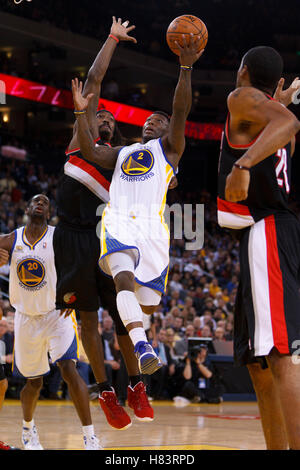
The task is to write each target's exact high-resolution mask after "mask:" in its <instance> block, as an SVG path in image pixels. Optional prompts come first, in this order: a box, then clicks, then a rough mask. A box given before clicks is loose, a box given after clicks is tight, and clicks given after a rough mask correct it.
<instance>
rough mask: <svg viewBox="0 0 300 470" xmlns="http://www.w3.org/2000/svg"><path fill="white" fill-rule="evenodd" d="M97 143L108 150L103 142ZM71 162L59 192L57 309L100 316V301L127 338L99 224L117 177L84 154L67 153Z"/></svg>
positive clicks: (67, 166)
mask: <svg viewBox="0 0 300 470" xmlns="http://www.w3.org/2000/svg"><path fill="white" fill-rule="evenodd" d="M95 142H96V145H109V144H104V143H103V142H102V141H101V140H100V139H97V141H95ZM66 156H67V159H66V162H65V165H64V167H63V170H62V173H61V175H60V179H59V183H58V188H57V196H56V202H57V214H58V217H59V223H58V225H57V227H56V230H55V232H54V238H53V245H54V253H55V265H56V271H57V293H56V308H57V309H63V308H74V309H78V310H81V311H95V310H98V308H99V305H100V299H101V304H102V305H103V307H104V308H107V309H108V310H109V312H110V314H111V316H112V317H113V318H114V320H115V322H116V328H117V329H118V332H117V333H118V334H127V330H126V329H125V328H124V326H123V323H122V322H121V321H120V318H119V314H118V310H117V307H116V300H115V297H116V292H115V286H114V282H113V281H112V280H111V279H109V278H108V277H106V276H104V275H103V274H101V272H100V269H99V266H98V260H99V256H100V240H99V236H100V220H101V214H102V211H103V209H104V207H105V204H106V203H107V202H108V200H109V186H110V182H111V179H112V175H113V171H112V170H107V169H104V168H101V167H100V166H99V165H97V164H95V163H91V162H89V161H87V160H86V159H85V158H84V157H83V156H82V154H81V152H80V149H74V150H67V151H66ZM99 297H100V299H99Z"/></svg>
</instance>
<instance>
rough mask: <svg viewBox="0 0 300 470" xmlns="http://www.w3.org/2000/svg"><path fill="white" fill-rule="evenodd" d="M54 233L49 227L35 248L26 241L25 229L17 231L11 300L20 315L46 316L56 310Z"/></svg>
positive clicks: (12, 266)
mask: <svg viewBox="0 0 300 470" xmlns="http://www.w3.org/2000/svg"><path fill="white" fill-rule="evenodd" d="M54 230H55V228H54V227H51V226H47V227H46V229H45V231H44V233H43V234H42V235H41V236H40V238H39V239H38V240H37V241H36V242H35V243H34V244H33V245H31V244H30V243H29V241H28V240H27V238H26V227H21V228H19V229H17V230H15V241H14V245H13V248H12V252H11V262H10V277H9V297H10V303H11V305H12V306H13V307H14V308H15V309H16V310H17V311H18V312H19V313H23V314H27V315H44V314H46V313H48V312H51V311H52V310H54V309H55V298H56V270H55V262H54V251H53V233H54Z"/></svg>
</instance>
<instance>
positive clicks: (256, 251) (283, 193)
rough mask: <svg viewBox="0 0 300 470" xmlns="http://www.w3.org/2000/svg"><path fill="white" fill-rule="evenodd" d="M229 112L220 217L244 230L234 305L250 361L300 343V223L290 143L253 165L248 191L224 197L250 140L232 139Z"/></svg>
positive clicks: (240, 354)
mask: <svg viewBox="0 0 300 470" xmlns="http://www.w3.org/2000/svg"><path fill="white" fill-rule="evenodd" d="M229 119H230V116H228V118H227V122H226V126H225V131H224V134H223V137H222V143H221V153H220V160H219V175H218V222H219V225H221V226H222V227H227V228H230V229H235V230H239V236H240V270H241V274H240V283H239V288H238V293H237V298H236V305H235V316H234V321H235V326H234V331H235V337H234V346H235V359H236V361H237V363H239V364H245V363H249V362H251V361H252V360H253V358H254V357H261V356H266V355H268V354H269V353H270V351H271V349H272V348H273V347H276V348H277V349H278V351H279V352H280V353H282V354H292V353H293V352H294V351H295V350H296V349H297V344H296V343H295V341H296V340H297V339H298V338H299V332H300V295H299V280H298V279H299V277H298V276H299V272H300V224H299V222H298V219H297V217H296V215H295V214H294V213H293V212H292V211H291V210H290V209H289V205H288V197H289V192H290V185H291V177H290V175H291V144H290V143H289V144H287V145H286V146H285V147H284V148H282V149H278V151H277V152H276V153H274V154H273V155H270V156H269V157H267V158H266V159H264V160H263V161H261V162H260V163H258V164H257V165H255V166H253V167H252V168H251V170H250V175H251V176H250V186H249V192H248V197H247V199H246V200H244V201H241V202H239V203H232V202H229V201H226V200H225V185H226V178H227V176H228V174H229V173H230V172H231V170H232V166H233V164H234V162H235V161H236V160H238V159H239V158H240V157H241V156H242V155H243V154H244V153H245V152H246V150H247V149H248V148H249V147H250V146H251V145H252V144H253V143H254V142H255V140H256V139H255V140H254V141H253V142H251V143H250V144H249V145H247V146H238V145H233V144H232V143H231V142H230V139H229V137H228V125H229Z"/></svg>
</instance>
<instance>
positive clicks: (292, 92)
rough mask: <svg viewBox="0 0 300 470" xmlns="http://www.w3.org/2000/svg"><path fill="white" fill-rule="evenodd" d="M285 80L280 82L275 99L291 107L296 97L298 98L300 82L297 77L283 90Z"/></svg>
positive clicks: (282, 79)
mask: <svg viewBox="0 0 300 470" xmlns="http://www.w3.org/2000/svg"><path fill="white" fill-rule="evenodd" d="M284 82H285V80H284V78H281V79H280V80H279V82H278V85H277V88H276V91H275V93H274V99H275V100H277V101H279V103H282V104H283V105H284V106H289V104H291V103H292V102H293V99H294V96H296V95H297V94H298V92H299V90H300V80H299V77H296V78H295V79H294V80H293V83H292V84H291V85H290V86H289V88H287V89H286V90H283V85H284Z"/></svg>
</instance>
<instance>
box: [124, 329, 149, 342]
mask: <svg viewBox="0 0 300 470" xmlns="http://www.w3.org/2000/svg"><path fill="white" fill-rule="evenodd" d="M128 334H129V336H130V339H131V341H132V342H133V345H134V346H135V345H136V343H138V342H139V341H146V343H148V339H147V336H146V333H145V330H144V328H133V329H132V330H130V331H129V332H128Z"/></svg>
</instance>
